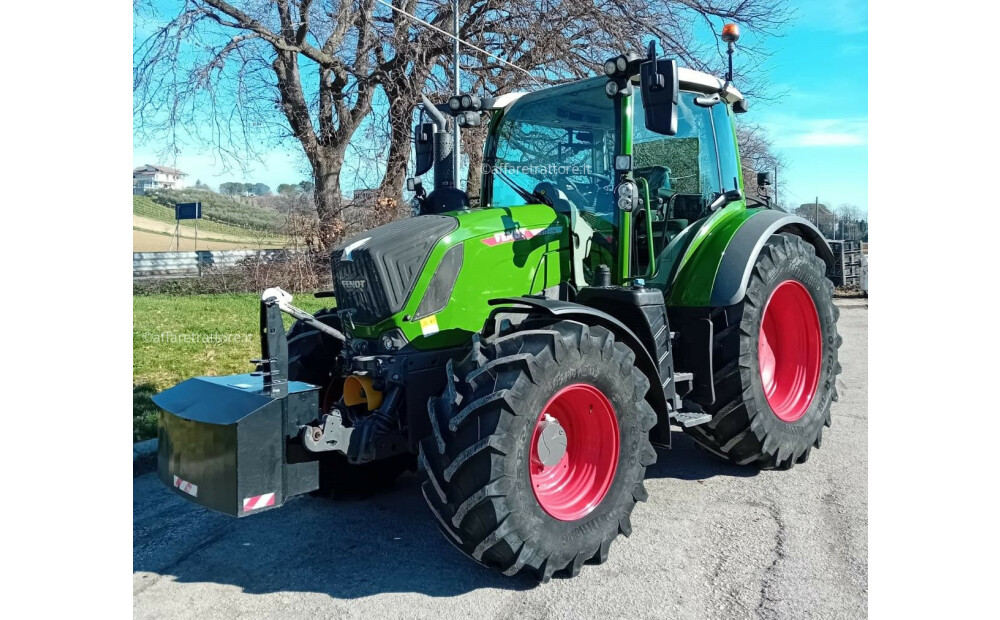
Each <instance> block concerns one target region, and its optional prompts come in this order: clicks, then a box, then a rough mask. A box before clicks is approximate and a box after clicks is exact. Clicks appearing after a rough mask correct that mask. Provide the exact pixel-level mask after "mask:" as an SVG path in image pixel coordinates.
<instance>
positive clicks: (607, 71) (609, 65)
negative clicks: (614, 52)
mask: <svg viewBox="0 0 1000 620" xmlns="http://www.w3.org/2000/svg"><path fill="white" fill-rule="evenodd" d="M617 70H618V67H617V65H616V64H615V59H614V58H612V59H611V60H609V61H607V62H606V63H604V75H606V76H608V77H611V76H612V75H614V74H615V71H617Z"/></svg>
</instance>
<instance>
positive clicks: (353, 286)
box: [340, 280, 368, 291]
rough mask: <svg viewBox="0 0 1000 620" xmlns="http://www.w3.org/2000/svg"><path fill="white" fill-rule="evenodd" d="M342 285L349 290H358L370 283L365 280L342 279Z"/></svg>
mask: <svg viewBox="0 0 1000 620" xmlns="http://www.w3.org/2000/svg"><path fill="white" fill-rule="evenodd" d="M340 285H341V286H343V287H344V288H345V289H346V290H348V291H358V290H361V289H363V288H364V287H365V286H367V285H368V283H367V282H365V281H364V280H341V281H340Z"/></svg>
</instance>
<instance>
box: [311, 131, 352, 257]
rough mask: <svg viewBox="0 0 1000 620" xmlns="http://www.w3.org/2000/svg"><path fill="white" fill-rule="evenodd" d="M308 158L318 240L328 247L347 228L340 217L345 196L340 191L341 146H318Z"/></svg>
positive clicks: (339, 237)
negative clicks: (312, 184) (314, 152)
mask: <svg viewBox="0 0 1000 620" xmlns="http://www.w3.org/2000/svg"><path fill="white" fill-rule="evenodd" d="M310 159H311V160H312V161H311V162H310V163H311V164H312V169H313V178H314V179H315V187H314V188H313V198H314V199H315V201H316V213H317V215H318V216H319V230H320V243H321V244H322V245H323V248H324V249H327V250H329V249H331V248H333V246H334V245H336V244H337V242H338V241H340V239H341V238H342V237H343V236H344V233H345V232H346V229H347V227H346V225H345V223H344V219H343V209H344V198H343V196H342V195H341V193H340V171H341V169H342V168H343V166H344V149H339V148H330V147H325V148H321V149H320V150H319V151H318V152H317V153H316V154H315V155H314V156H313V157H311V158H310Z"/></svg>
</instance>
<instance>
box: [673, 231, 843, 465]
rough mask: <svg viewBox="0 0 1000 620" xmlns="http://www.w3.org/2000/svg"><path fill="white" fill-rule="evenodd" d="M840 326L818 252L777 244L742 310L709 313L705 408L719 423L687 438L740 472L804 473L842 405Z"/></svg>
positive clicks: (766, 253)
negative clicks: (711, 390) (795, 469)
mask: <svg viewBox="0 0 1000 620" xmlns="http://www.w3.org/2000/svg"><path fill="white" fill-rule="evenodd" d="M839 316H840V311H839V310H838V309H837V307H836V306H835V305H834V304H833V283H831V282H830V281H829V280H828V279H827V278H826V265H825V264H824V263H823V261H822V260H820V259H819V258H817V257H816V253H815V250H814V249H813V247H812V246H811V245H809V244H807V243H806V242H805V241H803V240H802V238H800V237H797V236H795V235H790V234H779V235H774V236H772V237H771V238H770V239H769V240H768V241H767V243H766V244H765V245H764V247H763V248H762V249H761V252H760V254H759V255H758V257H757V260H756V263H755V264H754V267H753V270H752V272H751V274H750V281H749V283H748V285H747V292H746V296H745V297H744V299H743V301H741V302H740V303H738V304H735V305H733V306H729V307H725V308H715V309H713V311H712V321H713V324H714V328H715V343H714V351H713V361H714V366H715V368H714V371H715V372H714V375H715V402H714V403H700V404H701V405H702V406H703V407H704V409H705V411H706V412H707V413H709V414H711V415H712V420H711V422H708V423H707V424H703V425H700V426H693V427H691V428H685V429H684V431H685V432H686V433H688V434H689V435H690V436H691V437H692V438H693V439H694V440H695V441H696V442H697V443H698V444H700V445H701V446H702V447H703V448H705V449H706V450H708V451H709V452H711V453H713V454H715V455H716V456H719V457H721V458H723V459H726V460H729V461H732V462H734V463H737V464H739V465H750V464H753V465H758V466H759V467H761V468H763V469H770V468H780V469H788V468H791V467H792V466H793V465H794V464H795V463H804V462H805V461H806V460H807V459H808V458H809V454H810V451H811V450H812V448H814V447H815V448H819V447H820V445H821V443H822V439H823V427H824V426H830V423H831V417H830V405H831V403H833V402H834V401H836V400H837V385H836V381H837V375H838V374H839V373H840V363H839V361H838V355H837V350H838V348H839V347H840V343H841V338H840V336H839V334H838V333H837V319H838V318H839Z"/></svg>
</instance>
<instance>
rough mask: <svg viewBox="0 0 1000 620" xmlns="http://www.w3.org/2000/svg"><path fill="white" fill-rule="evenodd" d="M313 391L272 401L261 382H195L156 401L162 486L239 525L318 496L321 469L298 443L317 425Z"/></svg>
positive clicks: (243, 378) (242, 378)
mask: <svg viewBox="0 0 1000 620" xmlns="http://www.w3.org/2000/svg"><path fill="white" fill-rule="evenodd" d="M318 390H319V388H317V387H316V386H314V385H310V384H308V383H301V382H296V381H293V382H289V383H288V393H287V395H284V396H274V395H271V393H270V391H269V390H268V389H265V386H264V381H263V379H262V378H261V377H260V376H253V375H248V374H247V375H231V376H227V377H198V378H194V379H188V380H187V381H184V382H183V383H179V384H177V385H175V386H174V387H172V388H170V389H168V390H165V391H164V392H161V393H160V394H157V395H156V396H154V397H153V402H155V403H156V404H157V405H158V406H159V407H160V408H161V409H163V411H161V412H160V424H159V463H158V465H159V474H160V479H161V480H162V481H163V483H164V484H166V485H167V486H168V487H170V488H171V489H173V490H174V492H175V493H177V494H179V495H181V496H182V497H184V498H185V499H187V500H190V501H192V502H195V503H197V504H200V505H202V506H205V507H206V508H211V509H212V510H217V511H219V512H222V513H225V514H228V515H232V516H235V517H242V516H246V515H248V514H251V513H257V512H262V511H264V510H268V509H270V508H276V507H278V506H280V505H281V504H283V503H284V502H285V501H286V500H287V499H289V498H290V497H293V496H295V495H299V494H302V493H307V492H309V491H313V490H315V489H318V488H319V462H318V461H316V460H315V457H314V456H313V455H311V454H310V453H308V452H306V451H305V449H304V448H303V447H302V445H301V443H300V442H299V440H298V433H299V428H300V427H301V426H302V425H303V424H306V423H308V422H312V421H313V420H315V419H316V418H317V417H318V412H319V396H318Z"/></svg>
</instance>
